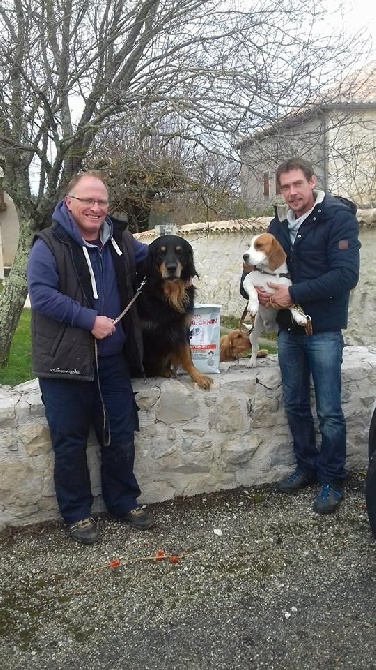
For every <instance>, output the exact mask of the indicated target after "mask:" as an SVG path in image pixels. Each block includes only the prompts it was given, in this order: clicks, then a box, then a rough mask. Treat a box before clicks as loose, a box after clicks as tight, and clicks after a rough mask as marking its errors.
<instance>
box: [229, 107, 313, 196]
mask: <svg viewBox="0 0 376 670" xmlns="http://www.w3.org/2000/svg"><path fill="white" fill-rule="evenodd" d="M324 124H325V119H315V120H310V121H307V122H305V123H301V124H299V125H296V126H293V127H291V128H287V129H284V130H283V134H282V133H278V132H276V133H274V134H272V135H267V134H265V135H260V137H259V138H258V139H257V138H256V139H254V140H250V141H249V142H244V143H243V144H242V145H241V148H240V159H241V172H240V182H241V194H242V198H243V199H244V200H245V202H246V203H247V204H248V205H249V206H250V207H257V208H259V207H265V206H268V205H270V203H272V202H273V201H274V198H275V195H276V181H275V171H276V168H277V166H278V165H279V164H280V162H281V161H282V160H284V159H285V158H286V157H288V156H296V155H298V156H306V157H307V158H308V159H309V161H310V162H311V163H312V164H313V165H314V166H315V168H316V170H317V177H318V181H319V184H320V185H321V186H322V185H323V184H325V183H326V182H325V179H326V176H325V152H326V148H325V132H324V130H323V129H324ZM265 174H268V175H269V195H268V196H265V195H264V193H263V190H264V175H265Z"/></svg>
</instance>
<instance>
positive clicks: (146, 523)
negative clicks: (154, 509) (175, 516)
mask: <svg viewBox="0 0 376 670" xmlns="http://www.w3.org/2000/svg"><path fill="white" fill-rule="evenodd" d="M120 519H121V520H122V521H126V522H127V523H129V525H130V526H133V528H137V529H138V530H148V529H149V528H152V526H154V519H153V517H152V516H151V514H148V512H146V511H145V510H144V509H143V508H142V507H135V509H131V510H129V512H126V513H125V514H122V515H121V517H120Z"/></svg>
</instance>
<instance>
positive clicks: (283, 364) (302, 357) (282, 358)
mask: <svg viewBox="0 0 376 670" xmlns="http://www.w3.org/2000/svg"><path fill="white" fill-rule="evenodd" d="M342 352H343V338H342V333H341V331H330V332H325V333H316V334H313V335H301V334H294V333H291V332H289V331H287V330H281V331H280V332H279V334H278V359H279V365H280V368H281V375H282V387H283V394H284V404H285V410H286V415H287V420H288V424H289V427H290V430H291V434H292V438H293V448H294V454H295V458H296V462H297V466H298V468H299V469H300V470H302V471H303V472H304V473H306V474H307V475H308V476H311V477H313V478H315V479H317V481H318V482H319V483H320V484H332V485H341V484H342V482H343V480H344V479H346V477H347V472H346V470H345V462H346V423H345V418H344V415H343V411H342V406H341V364H342ZM310 376H312V379H313V385H314V389H315V396H316V413H317V417H318V423H319V430H320V433H321V447H320V450H319V449H318V448H317V446H316V434H315V426H314V420H313V416H312V411H311V391H310Z"/></svg>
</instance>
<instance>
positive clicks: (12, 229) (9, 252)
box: [0, 193, 19, 279]
mask: <svg viewBox="0 0 376 670" xmlns="http://www.w3.org/2000/svg"><path fill="white" fill-rule="evenodd" d="M4 202H5V207H6V209H5V210H4V211H0V279H3V278H4V268H9V267H10V266H11V265H12V263H13V259H14V257H15V255H16V251H17V244H18V233H19V224H18V215H17V211H16V207H15V205H14V202H13V200H12V199H11V198H10V197H9V195H8V194H7V193H4Z"/></svg>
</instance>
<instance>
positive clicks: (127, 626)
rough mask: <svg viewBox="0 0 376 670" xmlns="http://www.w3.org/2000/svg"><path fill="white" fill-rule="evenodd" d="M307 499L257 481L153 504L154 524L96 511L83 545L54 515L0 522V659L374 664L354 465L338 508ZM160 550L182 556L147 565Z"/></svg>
mask: <svg viewBox="0 0 376 670" xmlns="http://www.w3.org/2000/svg"><path fill="white" fill-rule="evenodd" d="M314 495H315V488H314V487H313V488H308V489H305V490H304V491H302V492H300V493H299V494H297V495H295V496H288V495H282V494H280V493H277V492H276V491H275V490H274V488H273V487H272V486H265V487H260V488H248V489H245V488H242V489H237V490H235V491H227V492H223V493H218V494H207V495H201V496H195V497H193V498H186V499H177V500H175V501H172V502H165V503H160V504H156V505H150V506H149V510H150V511H152V513H153V514H154V516H155V518H156V527H155V528H154V529H152V530H150V531H145V532H142V533H141V532H139V531H135V530H133V529H131V528H129V526H124V525H122V524H120V523H117V522H115V521H111V520H109V519H108V518H107V517H106V516H103V517H101V529H102V539H101V541H100V542H99V543H98V544H96V545H94V546H90V547H85V546H82V545H79V544H76V543H74V542H73V541H71V540H69V539H67V538H66V536H65V534H64V531H63V528H62V525H61V523H60V522H54V523H48V524H41V525H38V526H29V527H24V528H22V529H20V528H17V529H8V530H7V531H6V532H5V533H3V534H2V535H0V566H1V567H0V574H1V600H0V635H1V638H2V645H1V647H0V667H1V668H2V669H3V670H8V669H9V670H25V669H27V670H34V669H35V670H36V669H38V670H42V669H47V668H48V670H55V669H56V670H57V669H59V670H60V669H64V670H71V669H72V670H81V669H82V670H99V669H100V670H102V669H104V670H157V669H158V670H160V669H161V670H176V668H181V669H182V670H208V669H210V670H222V669H223V670H224V669H226V670H238V669H239V670H240V669H244V670H256V669H259V668H260V669H261V668H267V669H268V670H273V669H278V670H282V669H283V670H284V669H286V670H298V669H299V670H305V669H307V670H324V669H325V670H337V669H341V670H343V669H350V668H351V669H355V668H356V669H357V670H359V669H362V668H364V669H365V668H367V670H368V669H372V668H376V620H375V589H376V543H375V542H374V541H373V539H372V536H371V532H370V529H369V524H368V517H367V514H366V510H365V507H364V473H358V474H353V475H352V476H351V478H350V480H349V482H348V486H347V490H346V497H345V500H344V501H343V503H342V506H341V508H340V510H339V511H338V513H337V514H335V515H329V516H326V517H321V516H318V515H317V514H315V513H314V512H312V509H311V505H312V500H313V498H314ZM161 549H163V550H164V551H165V552H166V553H167V554H169V553H174V552H176V553H178V554H179V556H180V560H179V562H178V563H176V564H174V563H170V562H169V561H168V560H167V559H163V560H161V561H155V560H148V557H149V556H154V554H155V552H156V551H157V550H161ZM114 559H116V560H117V562H119V563H120V564H119V565H118V566H117V567H116V566H115V567H110V565H109V561H111V560H114Z"/></svg>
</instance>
